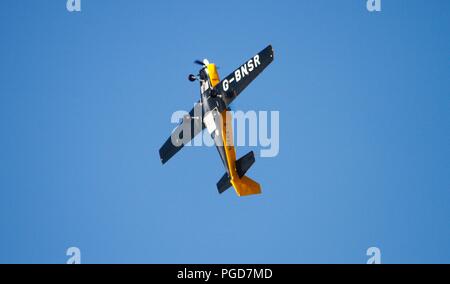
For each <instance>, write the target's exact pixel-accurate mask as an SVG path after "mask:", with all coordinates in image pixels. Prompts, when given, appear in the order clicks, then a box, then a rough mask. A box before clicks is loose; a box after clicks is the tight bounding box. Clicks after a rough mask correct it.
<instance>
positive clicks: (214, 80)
mask: <svg viewBox="0 0 450 284" xmlns="http://www.w3.org/2000/svg"><path fill="white" fill-rule="evenodd" d="M206 68H207V69H208V74H209V81H210V82H211V86H212V87H213V88H214V87H215V86H217V84H219V82H220V79H219V73H218V72H217V67H216V64H214V63H210V64H208V65H206Z"/></svg>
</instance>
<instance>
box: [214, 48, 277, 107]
mask: <svg viewBox="0 0 450 284" xmlns="http://www.w3.org/2000/svg"><path fill="white" fill-rule="evenodd" d="M272 61H273V49H272V46H271V45H268V46H267V47H266V48H264V49H263V50H261V52H259V53H258V54H256V55H255V56H253V57H252V58H250V59H249V60H247V61H246V62H245V63H244V64H242V65H241V66H240V67H239V68H237V69H236V70H235V71H234V72H232V73H231V74H230V75H228V76H227V77H225V79H223V80H222V81H220V83H219V84H218V85H217V87H216V90H217V93H218V94H221V95H222V98H223V100H224V102H225V104H226V105H227V106H228V105H229V104H230V103H231V102H232V101H233V100H234V99H235V98H236V97H237V96H238V95H239V94H240V93H241V92H242V91H243V90H244V89H245V88H246V87H247V86H248V85H249V84H250V83H251V82H252V81H253V80H254V79H255V78H256V77H257V76H258V75H259V74H260V73H261V72H262V71H263V70H264V69H265V68H266V67H267V66H268V65H269V64H270V63H271V62H272Z"/></svg>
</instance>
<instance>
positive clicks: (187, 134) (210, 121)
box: [159, 45, 273, 196]
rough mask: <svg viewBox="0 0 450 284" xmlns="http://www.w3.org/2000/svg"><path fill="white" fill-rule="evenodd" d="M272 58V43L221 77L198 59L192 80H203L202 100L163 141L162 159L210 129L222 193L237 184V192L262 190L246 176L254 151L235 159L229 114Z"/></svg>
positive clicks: (252, 160)
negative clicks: (220, 169)
mask: <svg viewBox="0 0 450 284" xmlns="http://www.w3.org/2000/svg"><path fill="white" fill-rule="evenodd" d="M272 61H273V49H272V46H271V45H269V46H267V47H266V48H264V49H263V50H262V51H261V52H259V53H258V54H256V55H255V56H253V57H252V58H250V59H249V60H247V61H246V62H245V63H244V64H242V65H241V66H240V67H239V68H237V69H236V70H235V71H234V72H232V73H231V74H230V75H228V76H227V77H225V79H223V80H222V81H220V79H219V74H218V72H217V67H216V65H215V64H214V63H209V62H208V60H207V59H204V60H203V61H200V60H196V61H195V63H197V64H199V65H201V66H202V68H201V69H200V71H199V74H198V75H193V74H190V75H189V77H188V79H189V81H191V82H193V81H197V80H198V81H199V82H200V100H199V101H198V102H197V103H196V104H195V105H194V108H193V109H192V110H191V111H190V112H189V115H186V116H185V117H184V118H183V119H182V121H181V123H180V125H178V126H177V127H176V128H175V129H174V131H173V132H172V134H171V136H170V137H169V138H168V139H167V141H166V142H165V143H164V145H163V146H162V147H161V148H160V149H159V156H160V158H161V162H162V163H163V164H164V163H166V162H167V161H168V160H169V159H170V158H172V157H173V156H174V155H175V154H176V153H177V152H178V151H179V150H180V149H181V148H182V147H183V146H184V145H185V144H187V143H189V142H190V141H191V140H192V139H193V138H194V137H195V136H196V135H197V134H199V133H200V132H202V131H203V129H204V128H206V129H207V131H208V132H209V134H211V137H212V139H213V140H214V143H215V145H216V148H217V150H218V151H219V154H220V157H221V159H222V162H223V163H224V166H225V170H226V172H225V174H224V175H223V176H222V178H221V179H220V180H219V182H217V189H218V190H219V193H223V192H224V191H225V190H227V189H228V188H230V187H231V186H233V187H234V189H235V191H236V193H237V195H238V196H245V195H251V194H259V193H261V186H260V185H259V183H257V182H256V181H254V180H252V179H251V178H249V177H247V176H245V173H246V172H247V170H248V169H249V168H250V167H251V166H252V164H253V163H254V162H255V156H254V154H253V151H250V152H249V153H247V154H246V155H244V156H243V157H241V158H240V159H238V160H236V150H235V148H234V146H233V136H232V132H233V131H232V121H231V117H230V116H229V115H227V111H228V110H229V105H230V104H231V102H232V101H233V100H234V99H235V98H236V97H237V96H238V95H239V94H240V93H241V92H242V91H243V90H244V89H245V88H246V87H247V86H248V85H249V84H250V82H252V81H253V79H255V78H256V76H258V75H259V74H260V73H261V72H262V71H263V70H264V69H265V68H266V67H267V66H268V65H269V64H270V63H271V62H272Z"/></svg>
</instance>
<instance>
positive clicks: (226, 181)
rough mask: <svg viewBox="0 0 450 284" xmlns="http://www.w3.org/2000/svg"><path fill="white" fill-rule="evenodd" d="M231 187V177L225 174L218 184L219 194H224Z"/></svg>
mask: <svg viewBox="0 0 450 284" xmlns="http://www.w3.org/2000/svg"><path fill="white" fill-rule="evenodd" d="M230 187H231V182H230V177H229V176H228V174H227V173H225V174H224V175H223V176H222V178H221V179H220V180H219V182H217V190H218V191H219V193H223V192H224V191H225V190H227V189H229V188H230Z"/></svg>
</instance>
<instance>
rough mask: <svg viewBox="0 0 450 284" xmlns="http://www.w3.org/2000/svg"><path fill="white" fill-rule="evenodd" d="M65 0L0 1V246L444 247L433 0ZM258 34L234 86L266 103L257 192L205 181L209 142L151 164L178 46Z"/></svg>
mask: <svg viewBox="0 0 450 284" xmlns="http://www.w3.org/2000/svg"><path fill="white" fill-rule="evenodd" d="M65 2H66V1H65V0H58V1H43V0H42V1H24V0H20V1H7V2H5V3H3V4H2V9H1V10H0V23H1V24H0V35H1V37H2V40H1V44H0V137H1V138H0V262H1V263H10V262H13V263H65V262H66V260H67V258H68V257H67V256H66V255H65V252H66V249H67V248H68V247H71V246H76V247H79V248H80V250H81V255H82V256H81V261H82V262H83V263H103V262H106V263H365V262H366V260H367V259H368V257H367V256H366V254H365V253H366V250H367V248H369V247H371V246H376V247H379V248H380V250H381V254H382V256H381V260H382V262H384V263H402V262H406V263H441V262H444V263H448V262H449V260H450V242H449V239H450V220H449V216H450V208H449V204H450V179H449V169H450V165H449V160H450V152H449V122H450V112H449V94H450V80H449V78H450V76H449V75H450V69H449V51H450V41H449V40H448V35H449V34H450V19H449V17H448V11H450V9H449V8H450V3H449V2H448V1H406V0H403V1H387V0H383V1H382V11H381V12H379V13H369V12H368V11H367V10H366V1H365V0H358V1H258V2H256V1H245V3H243V1H226V2H219V1H217V2H212V1H209V2H202V1H198V2H197V1H158V3H157V2H156V1H132V2H131V1H124V0H122V1H100V0H97V1H93V0H82V11H81V12H79V13H69V12H67V10H66V3H65ZM269 43H270V44H272V45H273V47H274V50H275V61H274V62H273V63H272V65H270V66H269V67H268V68H267V69H266V71H265V72H264V73H263V74H262V75H261V76H260V77H258V78H257V79H256V80H255V81H254V82H253V83H252V85H251V86H249V87H248V88H247V89H246V90H245V91H244V92H243V93H242V94H241V96H240V97H239V98H238V99H237V100H236V101H235V102H234V103H233V108H234V109H236V110H243V111H248V110H257V111H259V110H269V111H270V110H277V111H280V152H279V155H278V156H277V157H275V158H260V157H257V158H256V159H257V160H256V163H255V165H254V166H253V167H252V169H251V170H250V171H249V173H248V174H249V176H251V177H252V178H253V179H255V180H257V181H258V182H260V183H261V184H262V188H263V194H262V195H260V196H254V197H250V198H238V197H237V196H236V195H235V194H234V192H233V191H232V190H230V191H227V192H226V193H224V194H222V195H219V194H218V193H217V190H216V187H215V184H216V182H217V181H218V179H219V178H220V177H221V176H222V174H223V172H224V169H223V165H222V163H221V162H220V158H219V156H218V154H217V151H216V150H215V149H213V148H207V147H200V148H199V147H190V148H186V149H183V150H182V151H181V152H180V153H179V154H177V156H175V157H174V158H173V159H172V160H170V161H169V162H168V163H167V164H166V165H164V166H162V165H161V164H160V161H159V156H158V149H159V147H160V146H161V145H162V143H163V142H164V141H165V139H166V138H167V137H168V135H169V134H170V131H171V130H172V128H173V125H172V124H171V123H170V115H171V114H172V112H173V111H175V110H181V109H184V110H189V109H190V108H191V107H192V104H193V103H194V102H195V101H196V100H197V99H198V97H199V90H198V86H197V84H192V83H190V82H188V81H187V80H186V78H187V75H188V74H189V73H194V72H196V71H197V68H198V67H197V66H195V65H193V64H192V61H193V60H194V59H197V58H200V59H202V58H204V57H207V58H209V59H210V60H211V61H213V62H216V63H217V64H218V65H219V66H220V70H219V71H220V73H221V75H222V76H225V75H227V74H228V73H229V72H231V71H233V70H234V68H236V67H237V66H239V65H240V64H241V63H243V62H244V60H246V59H247V58H249V57H250V56H252V55H254V54H255V53H256V52H258V51H259V50H261V49H262V48H264V47H265V46H266V45H267V44H269ZM250 149H251V150H255V152H257V153H258V152H259V150H260V148H258V147H252V148H250ZM248 150H249V148H247V147H244V148H239V149H237V151H238V156H241V155H243V154H245V153H246V152H247V151H248Z"/></svg>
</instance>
